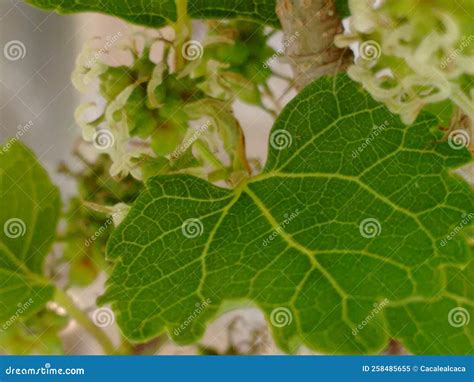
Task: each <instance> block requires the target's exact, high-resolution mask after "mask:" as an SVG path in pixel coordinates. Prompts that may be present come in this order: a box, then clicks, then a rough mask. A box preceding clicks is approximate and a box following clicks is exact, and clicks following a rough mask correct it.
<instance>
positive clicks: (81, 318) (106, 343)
mask: <svg viewBox="0 0 474 382" xmlns="http://www.w3.org/2000/svg"><path fill="white" fill-rule="evenodd" d="M54 300H55V301H56V302H57V303H58V304H59V305H61V306H62V307H63V308H64V309H66V311H67V312H68V313H69V315H70V316H71V317H72V318H73V319H74V320H75V321H76V322H77V323H78V324H80V325H81V326H82V327H84V328H85V329H86V330H87V331H88V332H89V333H90V334H91V335H93V336H94V338H95V339H96V340H97V342H98V343H99V344H100V345H101V346H102V349H103V350H104V353H105V354H115V353H116V349H115V346H114V345H113V344H112V341H111V340H110V338H109V337H108V336H107V335H106V334H105V333H104V332H103V331H102V330H101V329H99V328H98V327H97V326H96V325H95V324H94V323H93V322H92V321H91V319H90V318H89V317H88V316H87V315H86V314H85V313H84V312H83V311H82V310H80V309H79V308H78V307H77V306H76V304H75V303H74V301H73V300H72V299H71V297H69V296H68V295H67V293H66V292H65V291H63V290H62V289H60V288H57V289H56V293H55V296H54Z"/></svg>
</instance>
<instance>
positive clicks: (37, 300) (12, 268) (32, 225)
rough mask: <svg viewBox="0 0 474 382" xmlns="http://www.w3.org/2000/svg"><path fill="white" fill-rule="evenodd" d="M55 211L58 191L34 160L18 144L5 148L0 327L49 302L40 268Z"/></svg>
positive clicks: (0, 184)
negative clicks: (1, 323)
mask: <svg viewBox="0 0 474 382" xmlns="http://www.w3.org/2000/svg"><path fill="white" fill-rule="evenodd" d="M59 211H60V197H59V191H58V189H57V188H56V186H54V185H53V184H52V183H51V181H50V179H49V177H48V174H47V173H46V171H45V170H44V169H43V168H42V167H41V165H40V164H39V162H38V161H37V160H36V158H35V156H34V154H33V153H32V152H31V151H30V150H29V149H27V148H26V147H25V146H23V145H22V144H21V143H19V142H18V141H11V142H9V143H7V144H5V146H3V147H2V148H1V149H0V280H1V281H0V322H9V321H8V320H9V319H11V317H13V316H14V317H16V319H15V321H16V320H17V319H18V318H19V317H21V318H23V317H27V316H28V315H31V314H32V313H34V312H35V311H37V310H39V309H40V308H41V307H42V306H43V305H44V304H45V303H46V302H47V301H48V300H49V299H50V298H51V297H52V293H53V291H54V288H53V286H52V285H50V284H49V282H48V281H47V280H46V279H45V278H44V277H43V263H44V259H45V257H46V255H47V254H48V252H49V250H50V248H51V244H52V242H53V240H54V238H55V233H56V224H57V222H58V217H59ZM19 312H20V313H19Z"/></svg>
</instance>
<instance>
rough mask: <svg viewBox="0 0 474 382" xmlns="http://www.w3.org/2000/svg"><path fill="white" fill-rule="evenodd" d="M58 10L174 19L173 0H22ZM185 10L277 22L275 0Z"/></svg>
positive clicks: (218, 0) (212, 2) (206, 3)
mask: <svg viewBox="0 0 474 382" xmlns="http://www.w3.org/2000/svg"><path fill="white" fill-rule="evenodd" d="M26 1H27V2H28V3H30V4H32V5H34V6H36V7H38V8H42V9H44V10H48V11H56V12H58V13H77V12H100V13H106V14H109V15H113V16H117V17H120V18H122V19H125V20H127V21H129V22H131V23H134V24H142V25H147V26H150V27H155V28H158V27H161V26H163V25H166V24H169V23H173V22H175V21H176V17H177V11H176V1H175V0H147V1H133V0H80V1H79V0H68V1H64V0H26ZM188 14H189V15H190V16H191V17H192V18H196V19H217V18H222V19H231V18H243V19H249V20H254V21H258V22H261V23H264V24H269V25H273V26H279V21H278V17H277V15H276V13H275V0H232V1H228V0H188Z"/></svg>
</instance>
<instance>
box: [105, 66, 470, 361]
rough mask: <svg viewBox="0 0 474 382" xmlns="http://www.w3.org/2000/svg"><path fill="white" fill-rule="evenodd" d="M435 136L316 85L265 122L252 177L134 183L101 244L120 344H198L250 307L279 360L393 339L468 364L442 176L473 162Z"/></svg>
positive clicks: (459, 269)
mask: <svg viewBox="0 0 474 382" xmlns="http://www.w3.org/2000/svg"><path fill="white" fill-rule="evenodd" d="M437 126H438V121H437V119H436V118H435V117H433V116H432V115H431V114H427V113H422V114H421V115H420V117H419V118H418V119H417V121H416V122H415V123H414V124H413V125H411V126H405V125H404V124H403V123H402V122H401V121H400V119H399V118H398V117H397V116H394V115H393V114H391V113H390V112H389V111H388V110H387V109H386V107H384V106H383V105H381V104H379V103H377V102H375V101H374V100H373V99H372V98H370V96H369V95H368V94H367V93H366V92H365V91H363V90H362V89H361V88H360V87H359V86H358V85H357V84H355V83H354V82H352V81H351V80H350V79H349V78H348V77H347V76H346V75H344V74H342V75H339V76H337V77H335V78H327V77H325V78H322V79H320V80H318V81H316V82H314V83H313V84H311V85H309V86H308V87H307V88H305V89H304V90H303V91H302V92H301V93H300V94H299V95H298V96H297V97H296V98H295V99H293V101H291V102H290V103H289V104H288V106H287V107H286V108H285V110H284V111H283V112H282V114H281V115H280V117H279V118H278V120H277V121H276V123H275V126H274V127H273V130H272V132H271V134H270V147H269V155H268V160H267V164H266V166H265V169H264V171H263V173H262V174H261V175H258V176H256V177H255V178H253V179H250V180H249V181H247V182H246V183H243V184H241V185H240V186H239V187H237V189H235V190H229V189H223V188H219V187H216V186H213V185H212V184H209V183H207V182H206V181H204V180H201V179H198V178H194V177H192V176H188V175H168V176H157V177H154V178H151V179H150V180H149V181H148V182H147V186H146V190H145V191H144V192H143V193H142V194H141V195H140V197H139V198H138V199H137V201H136V202H135V204H134V205H133V207H132V209H131V210H130V212H129V215H128V216H127V218H126V219H125V221H124V222H123V223H122V224H121V225H120V226H119V227H118V228H117V230H116V231H115V232H114V233H113V235H112V237H111V239H110V241H109V243H108V257H109V259H111V260H115V261H116V265H115V269H114V271H113V273H112V276H111V278H110V279H109V280H108V288H107V292H106V294H105V296H104V297H103V298H102V301H103V302H111V303H112V306H113V308H114V310H115V312H116V315H117V321H118V323H119V325H120V327H121V329H122V331H123V333H124V334H125V335H126V336H127V337H128V338H130V339H131V340H134V341H146V340H147V339H150V338H153V337H155V336H156V335H158V334H159V333H161V332H163V331H164V330H168V331H169V333H170V334H171V335H172V337H173V339H174V340H175V341H177V342H179V343H189V342H193V341H196V340H197V339H198V338H199V337H200V336H202V334H203V333H204V331H205V328H206V325H207V323H208V322H209V321H210V320H211V319H213V318H214V317H215V316H216V315H217V314H218V313H219V312H220V311H221V309H223V304H227V303H229V302H235V301H251V302H252V303H253V304H256V305H257V306H258V307H260V308H261V309H262V310H263V311H264V313H265V315H266V316H267V317H268V318H269V322H270V323H271V324H272V331H273V334H274V336H275V339H276V341H277V343H278V344H279V345H280V346H281V347H282V348H283V349H284V350H287V351H293V350H295V348H296V346H297V345H298V344H301V343H303V344H305V345H306V346H308V347H310V348H312V349H315V350H317V351H322V352H327V353H330V354H332V353H343V354H348V353H377V352H380V351H381V350H382V349H384V347H385V346H386V345H387V343H388V341H389V339H391V338H395V339H399V340H401V341H403V343H404V344H405V346H406V347H407V348H408V349H409V350H410V351H411V352H414V353H420V354H472V353H473V344H474V325H473V324H472V320H471V324H470V325H468V323H469V320H467V317H468V316H473V315H474V310H473V308H472V307H473V304H474V302H473V300H474V290H473V286H472V283H471V282H470V280H472V277H473V276H472V265H471V266H469V267H468V264H469V262H470V260H471V259H472V258H473V256H472V252H471V249H470V248H469V246H468V240H467V237H466V236H467V231H468V230H467V229H462V228H467V227H468V226H469V225H472V223H473V222H474V219H473V218H474V193H473V192H472V190H471V189H470V187H469V186H468V185H467V183H465V182H464V181H463V180H462V179H460V178H459V177H458V176H456V175H453V174H450V173H449V172H448V170H449V169H450V168H456V167H459V166H461V165H463V164H465V163H467V162H469V161H470V160H471V157H470V155H469V153H468V152H467V150H465V149H463V150H455V149H453V148H451V147H450V145H449V144H448V143H442V144H440V143H438V141H439V139H440V137H439V134H438V133H437V131H438V130H436V129H437ZM459 227H460V228H459ZM453 232H455V234H454V233H453ZM471 264H472V263H471ZM456 309H458V310H457V311H456ZM453 312H454V313H457V312H461V313H462V314H465V317H466V320H464V322H461V324H459V317H460V316H459V314H458V315H455V314H454V313H453ZM454 318H455V319H457V321H456V320H454Z"/></svg>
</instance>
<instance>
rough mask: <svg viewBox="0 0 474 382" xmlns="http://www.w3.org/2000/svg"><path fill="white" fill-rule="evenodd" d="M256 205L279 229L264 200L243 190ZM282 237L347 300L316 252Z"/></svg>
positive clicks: (284, 236)
mask: <svg viewBox="0 0 474 382" xmlns="http://www.w3.org/2000/svg"><path fill="white" fill-rule="evenodd" d="M243 191H244V192H245V193H246V194H247V195H248V196H249V197H250V198H251V199H252V201H253V202H254V203H255V205H256V206H257V207H258V209H259V210H260V211H261V212H262V215H263V216H264V217H265V219H266V220H267V221H268V222H269V223H270V225H271V226H272V227H273V229H275V230H276V229H278V228H279V224H278V222H277V221H276V220H275V218H274V217H273V215H272V214H271V213H270V211H269V209H268V208H267V207H266V205H265V204H264V203H263V202H262V200H261V199H260V198H259V197H258V196H257V195H256V194H255V193H254V192H253V191H252V190H251V189H250V188H248V187H246V188H245V189H244V190H243ZM280 235H281V236H282V238H283V239H284V240H285V241H286V242H287V243H288V245H289V246H290V247H293V248H295V249H297V250H298V251H299V252H301V253H303V254H305V255H306V256H307V257H308V259H309V260H310V262H311V264H312V266H313V268H316V269H317V270H319V271H320V272H321V274H322V275H323V276H324V277H325V278H326V279H327V280H328V281H329V283H330V284H331V285H332V286H333V288H334V289H335V290H336V292H337V293H338V294H339V295H340V296H341V297H342V298H343V299H346V298H347V293H346V292H345V291H344V289H343V288H342V287H341V286H340V285H339V283H338V282H337V281H336V279H334V277H332V275H331V274H330V273H329V272H328V271H327V270H326V268H324V267H323V266H322V265H321V263H320V262H319V261H318V260H317V259H316V256H315V255H316V252H314V251H311V250H310V249H308V248H306V247H305V246H304V245H302V244H300V243H299V242H298V241H296V240H295V239H293V237H292V236H291V235H289V234H288V233H287V232H285V231H284V230H281V232H280Z"/></svg>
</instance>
